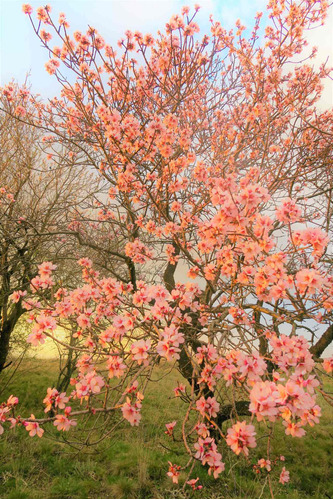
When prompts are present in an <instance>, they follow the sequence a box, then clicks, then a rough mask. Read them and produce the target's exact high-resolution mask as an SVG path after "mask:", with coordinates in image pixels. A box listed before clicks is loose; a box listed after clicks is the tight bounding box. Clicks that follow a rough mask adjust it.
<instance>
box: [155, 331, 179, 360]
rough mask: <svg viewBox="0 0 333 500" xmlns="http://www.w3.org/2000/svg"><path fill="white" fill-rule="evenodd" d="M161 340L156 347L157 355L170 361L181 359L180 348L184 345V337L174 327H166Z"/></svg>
mask: <svg viewBox="0 0 333 500" xmlns="http://www.w3.org/2000/svg"><path fill="white" fill-rule="evenodd" d="M161 336H162V340H160V341H159V342H158V344H157V346H156V351H157V353H158V354H159V355H160V356H161V357H163V358H166V359H167V360H168V361H175V360H177V359H179V352H180V348H179V346H180V345H181V344H183V343H184V336H183V334H182V333H181V332H179V330H178V328H176V327H174V326H170V327H168V326H167V327H165V328H164V330H163V332H162V334H161Z"/></svg>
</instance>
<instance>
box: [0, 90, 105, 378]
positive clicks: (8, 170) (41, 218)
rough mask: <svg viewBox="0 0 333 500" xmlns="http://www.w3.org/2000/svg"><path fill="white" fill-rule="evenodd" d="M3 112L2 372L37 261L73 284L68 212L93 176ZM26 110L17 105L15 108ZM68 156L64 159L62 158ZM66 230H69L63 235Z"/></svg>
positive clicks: (0, 172) (85, 193) (0, 169)
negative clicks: (51, 155) (53, 154)
mask: <svg viewBox="0 0 333 500" xmlns="http://www.w3.org/2000/svg"><path fill="white" fill-rule="evenodd" d="M10 87H11V88H12V89H13V92H15V99H16V100H20V99H23V101H25V100H26V93H25V90H24V89H21V90H19V89H18V88H17V87H16V86H15V85H11V86H10ZM2 104H3V106H4V108H3V109H4V111H3V112H2V113H1V116H0V119H1V123H0V127H1V134H0V140H1V146H0V149H1V163H0V186H1V194H0V196H1V198H0V203H1V221H0V256H1V260H0V262H1V265H0V279H1V287H0V319H1V327H0V372H1V371H2V370H3V369H4V368H5V367H6V359H7V355H8V349H9V345H10V338H11V334H12V332H13V330H14V328H15V326H16V324H17V321H18V320H19V318H20V317H21V315H22V314H23V313H24V309H23V308H22V304H21V300H20V295H18V294H16V293H15V291H16V290H21V296H22V294H24V293H26V292H27V291H28V290H29V288H30V281H31V280H32V279H33V278H34V277H35V276H36V275H37V272H38V267H37V266H38V264H39V263H40V262H41V261H44V260H52V261H53V262H54V263H56V264H57V265H58V266H59V270H60V276H61V279H62V281H63V283H68V282H69V280H70V282H71V285H72V286H75V283H77V278H75V273H74V274H73V269H72V264H71V263H72V261H73V260H76V259H77V256H78V254H77V255H75V252H77V247H76V249H75V239H74V238H73V237H72V240H70V237H71V236H70V234H69V233H70V231H68V227H67V226H68V223H69V221H70V218H69V214H70V212H71V211H73V210H74V209H75V207H76V209H78V206H79V204H80V203H81V204H83V203H84V202H85V200H86V199H87V198H88V195H89V191H88V190H87V188H88V186H89V190H93V189H94V186H95V184H94V181H93V179H92V176H89V182H88V183H87V178H88V176H87V174H83V173H82V172H81V173H80V172H79V171H78V169H76V167H75V164H74V163H73V162H71V161H69V160H68V158H66V154H65V153H64V152H59V151H58V154H57V162H58V163H56V162H55V161H53V162H52V161H50V159H47V157H46V155H45V154H44V152H43V149H42V142H41V132H40V130H38V129H37V128H34V127H31V126H29V125H27V124H25V123H23V122H22V121H19V119H18V118H17V117H16V118H15V117H11V116H9V115H8V114H7V113H6V107H7V106H8V105H7V104H6V102H2ZM20 110H21V112H22V110H24V108H23V107H21V109H20V107H18V111H17V116H18V117H19V111H20ZM65 159H66V161H65ZM66 233H67V234H66Z"/></svg>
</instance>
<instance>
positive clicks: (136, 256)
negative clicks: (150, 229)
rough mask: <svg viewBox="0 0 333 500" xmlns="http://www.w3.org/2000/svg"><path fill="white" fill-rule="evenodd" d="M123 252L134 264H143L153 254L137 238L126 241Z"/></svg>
mask: <svg viewBox="0 0 333 500" xmlns="http://www.w3.org/2000/svg"><path fill="white" fill-rule="evenodd" d="M125 254H126V255H127V257H130V258H131V259H132V260H133V262H135V263H136V264H144V263H145V262H146V261H147V260H149V259H151V258H152V256H153V254H152V252H151V251H150V250H149V248H148V247H147V246H146V245H145V244H144V243H142V242H141V241H140V240H138V239H136V240H134V241H132V242H128V243H126V245H125Z"/></svg>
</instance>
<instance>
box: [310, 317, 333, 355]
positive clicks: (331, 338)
mask: <svg viewBox="0 0 333 500" xmlns="http://www.w3.org/2000/svg"><path fill="white" fill-rule="evenodd" d="M331 342H333V325H330V326H329V327H328V328H327V330H326V331H325V333H324V334H323V335H322V336H321V337H320V339H319V340H318V342H316V343H315V345H313V346H312V347H311V348H310V352H311V354H313V356H314V358H320V356H321V355H322V354H323V352H324V351H325V349H326V347H328V346H329V345H330V343H331Z"/></svg>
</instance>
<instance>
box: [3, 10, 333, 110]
mask: <svg viewBox="0 0 333 500" xmlns="http://www.w3.org/2000/svg"><path fill="white" fill-rule="evenodd" d="M22 3H30V4H31V5H32V7H33V8H34V9H36V8H37V7H39V6H40V5H45V3H48V4H50V5H51V7H52V12H53V14H54V15H55V18H56V19H57V18H58V14H59V12H65V14H66V16H67V19H68V21H69V23H70V25H71V28H72V29H73V30H80V31H85V30H86V28H87V27H88V25H90V26H93V27H95V28H96V29H97V30H98V31H99V32H100V33H101V35H102V36H103V37H104V38H105V40H106V42H107V43H109V44H110V45H113V44H114V45H115V44H116V42H117V40H118V39H119V38H121V36H122V35H123V33H124V31H125V30H126V29H131V30H139V31H142V32H151V33H153V34H154V33H156V31H157V30H159V29H163V28H164V25H165V23H166V22H167V21H168V20H169V19H170V17H171V15H172V14H174V13H177V12H180V9H181V7H182V6H183V5H189V6H192V8H193V6H194V4H195V3H198V4H199V5H200V6H201V9H200V11H199V15H198V17H197V19H198V22H199V24H200V27H201V30H202V33H204V32H205V33H209V15H210V14H213V16H214V18H215V19H216V20H219V21H220V22H221V23H222V25H223V26H224V27H226V28H228V29H229V28H232V27H234V25H235V21H236V19H238V18H239V19H241V21H242V22H243V23H244V24H245V25H246V26H247V27H249V28H251V27H252V25H253V19H254V16H255V14H256V12H258V11H265V5H266V0H233V1H232V0H96V1H93V0H67V1H66V0H53V1H52V0H49V1H48V2H45V1H44V2H41V1H34V0H33V1H31V2H23V1H21V0H19V1H17V0H0V8H1V10H0V82H1V85H4V84H6V83H8V81H10V80H11V79H12V78H14V79H15V80H17V81H18V82H19V83H23V82H24V80H25V78H26V75H27V74H28V73H29V74H30V76H29V81H30V83H31V86H32V91H33V92H38V93H40V94H41V95H42V96H43V97H53V96H54V95H56V94H58V92H59V86H58V84H57V82H56V79H55V78H54V77H52V76H50V75H48V74H47V73H46V71H45V69H44V64H45V62H46V61H47V60H48V54H47V51H46V50H44V49H43V48H42V47H41V44H40V42H39V40H38V38H37V37H36V35H35V34H34V32H33V29H32V26H31V24H30V21H29V18H28V16H26V15H25V14H23V12H22ZM266 19H267V18H266ZM332 32H333V24H332V12H331V15H330V18H329V20H328V23H327V25H326V27H324V28H320V29H318V30H314V31H312V32H311V35H310V43H311V44H312V45H316V46H318V47H319V53H320V60H321V61H323V60H325V59H326V58H327V56H329V55H330V54H332V52H333V47H332ZM324 99H325V103H327V104H328V105H332V103H333V99H332V87H331V88H330V89H328V91H327V92H326V94H325V98H324Z"/></svg>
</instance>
